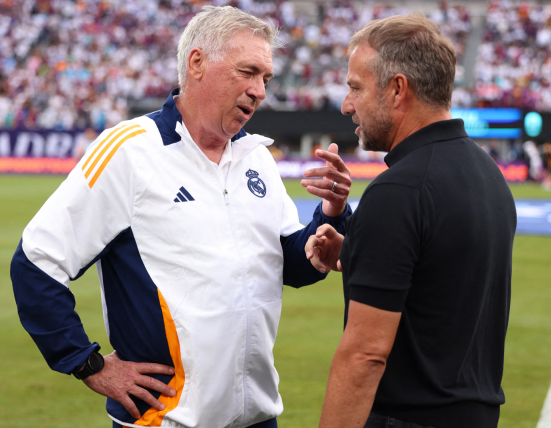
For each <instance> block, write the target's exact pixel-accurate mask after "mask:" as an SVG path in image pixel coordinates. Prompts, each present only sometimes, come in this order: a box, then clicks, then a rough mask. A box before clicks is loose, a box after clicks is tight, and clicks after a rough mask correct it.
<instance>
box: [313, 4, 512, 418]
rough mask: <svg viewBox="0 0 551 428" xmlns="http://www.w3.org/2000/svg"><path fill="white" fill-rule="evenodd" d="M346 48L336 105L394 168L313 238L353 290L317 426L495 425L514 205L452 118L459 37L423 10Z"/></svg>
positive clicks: (327, 264) (495, 171)
mask: <svg viewBox="0 0 551 428" xmlns="http://www.w3.org/2000/svg"><path fill="white" fill-rule="evenodd" d="M349 52H351V57H350V63H349V72H348V76H347V83H348V85H349V87H350V90H349V92H348V95H347V97H346V99H345V100H344V102H343V105H342V112H343V113H344V114H351V115H352V120H353V121H354V122H355V123H357V124H358V125H359V126H358V128H357V130H356V134H358V136H359V137H360V145H361V147H362V148H364V149H365V150H378V151H387V152H389V153H388V155H387V156H386V158H385V162H386V163H387V165H388V167H389V169H388V170H387V171H385V172H384V173H382V174H381V175H379V177H377V178H376V179H375V180H374V181H373V182H372V183H371V184H370V185H369V187H368V188H367V189H366V191H365V192H364V194H363V196H362V198H361V200H360V203H359V205H358V208H357V210H356V212H355V213H354V215H352V216H351V217H350V218H349V219H348V222H347V233H346V238H344V237H343V236H342V235H340V234H338V233H337V232H336V231H335V230H334V229H333V228H331V226H327V225H324V226H321V227H320V228H319V229H318V232H317V234H316V235H315V236H312V237H311V238H310V240H309V242H308V244H307V245H306V248H305V250H306V254H307V257H308V258H310V259H311V260H312V263H313V264H314V266H315V267H316V268H318V269H319V270H320V271H322V272H327V271H329V270H330V269H333V270H342V272H343V282H344V294H345V302H346V312H345V325H346V327H345V331H344V334H343V337H342V339H341V342H340V344H339V346H338V348H337V351H336V353H335V356H334V359H333V363H332V365H331V372H330V376H329V383H328V387H327V393H326V397H325V403H324V406H323V411H322V417H321V423H320V427H322V428H329V427H330V428H337V427H343V428H350V427H363V426H364V424H366V420H367V424H366V425H365V427H369V428H376V427H377V428H378V427H381V428H382V427H390V426H393V427H396V428H406V427H408V428H410V427H411V428H413V427H435V428H492V427H497V424H498V419H499V409H500V405H501V404H503V403H504V401H505V397H504V394H503V390H502V389H501V385H500V384H501V378H502V374H503V355H504V342H505V333H506V330H507V321H508V315H509V302H510V283H511V254H512V247H513V238H514V233H515V228H516V211H515V205H514V201H513V198H512V196H511V192H510V191H509V188H508V186H507V184H506V182H505V180H504V178H503V175H502V174H501V172H500V170H499V168H498V167H497V166H496V164H495V162H494V161H493V160H492V159H491V158H490V157H489V156H488V155H487V154H486V153H485V152H484V151H483V150H482V149H480V148H479V147H478V146H477V145H476V144H475V143H474V142H473V141H472V140H471V139H470V138H469V137H468V136H467V134H466V133H465V130H464V126H463V121H462V120H460V119H455V120H453V119H451V114H450V110H449V109H450V103H451V94H452V89H453V81H454V72H455V52H454V49H453V45H452V44H451V42H450V41H449V40H448V39H447V38H445V37H444V36H443V35H442V34H441V33H440V31H439V29H438V27H437V26H436V24H434V23H432V22H430V21H429V20H427V19H426V18H424V17H419V16H411V15H410V16H395V17H391V18H387V19H383V20H380V21H372V22H371V23H369V24H368V25H367V26H366V27H365V28H364V29H362V30H360V31H359V32H358V33H356V34H355V35H354V37H353V39H352V41H351V42H350V46H349ZM318 172H319V171H318ZM339 254H340V256H339ZM339 259H340V260H339ZM368 417H369V420H368Z"/></svg>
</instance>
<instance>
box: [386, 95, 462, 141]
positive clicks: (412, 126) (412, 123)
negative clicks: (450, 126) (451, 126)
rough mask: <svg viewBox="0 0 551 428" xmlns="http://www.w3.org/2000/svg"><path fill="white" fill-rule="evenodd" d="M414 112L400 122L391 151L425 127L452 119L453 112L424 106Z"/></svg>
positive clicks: (406, 115)
mask: <svg viewBox="0 0 551 428" xmlns="http://www.w3.org/2000/svg"><path fill="white" fill-rule="evenodd" d="M412 111H413V112H414V113H410V114H405V115H404V116H403V117H402V120H400V121H399V122H398V126H397V128H396V132H395V134H394V137H393V139H392V144H391V146H390V150H392V149H393V148H394V147H396V146H397V145H398V144H400V143H401V142H402V141H404V140H405V139H406V138H407V137H409V136H410V135H412V134H414V133H415V132H417V131H419V130H420V129H422V128H424V127H425V126H428V125H430V124H431V123H435V122H440V121H442V120H449V119H451V118H452V115H451V112H450V110H448V109H433V108H431V107H428V106H424V105H423V106H419V108H414V109H412ZM390 150H389V151H390Z"/></svg>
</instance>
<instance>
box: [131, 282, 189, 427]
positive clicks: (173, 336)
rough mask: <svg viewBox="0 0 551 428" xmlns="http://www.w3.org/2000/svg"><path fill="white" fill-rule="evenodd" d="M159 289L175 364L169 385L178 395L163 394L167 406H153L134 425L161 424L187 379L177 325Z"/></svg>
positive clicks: (168, 340) (177, 400)
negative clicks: (160, 408) (162, 408)
mask: <svg viewBox="0 0 551 428" xmlns="http://www.w3.org/2000/svg"><path fill="white" fill-rule="evenodd" d="M157 291H158V293H159V302H160V303H161V309H162V311H163V320H164V323H165V332H166V340H167V342H168V349H169V351H170V358H172V363H173V364H174V377H173V378H172V380H171V381H170V382H169V383H168V385H169V386H171V387H172V388H174V389H175V390H176V395H175V396H174V397H168V396H166V395H161V396H160V397H159V401H160V402H161V403H163V404H164V405H165V406H166V408H165V409H164V410H161V411H159V410H157V409H155V408H153V407H151V408H150V409H149V410H148V411H147V412H145V413H144V414H143V415H142V417H141V418H140V419H138V420H137V421H136V422H134V425H140V426H154V427H157V426H160V425H161V422H163V418H164V417H165V415H166V414H167V413H168V412H170V411H171V410H174V409H175V408H176V406H177V405H178V402H179V401H180V396H181V395H182V391H183V389H184V383H185V381H186V374H185V372H184V367H183V366H182V357H181V355H180V340H179V339H178V334H177V333H176V325H175V324H174V320H173V319H172V316H171V315H170V310H169V309H168V305H167V304H166V301H165V299H164V297H163V295H162V294H161V291H160V290H158V289H157Z"/></svg>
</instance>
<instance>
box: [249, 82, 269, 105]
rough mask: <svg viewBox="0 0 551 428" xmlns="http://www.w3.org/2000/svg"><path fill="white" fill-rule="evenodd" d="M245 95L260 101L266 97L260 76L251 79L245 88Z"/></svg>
mask: <svg viewBox="0 0 551 428" xmlns="http://www.w3.org/2000/svg"><path fill="white" fill-rule="evenodd" d="M247 95H249V96H250V97H252V98H254V99H255V100H257V99H258V100H259V101H262V100H263V99H264V98H266V87H265V86H264V80H263V79H262V78H256V79H252V80H251V85H250V86H249V88H248V89H247Z"/></svg>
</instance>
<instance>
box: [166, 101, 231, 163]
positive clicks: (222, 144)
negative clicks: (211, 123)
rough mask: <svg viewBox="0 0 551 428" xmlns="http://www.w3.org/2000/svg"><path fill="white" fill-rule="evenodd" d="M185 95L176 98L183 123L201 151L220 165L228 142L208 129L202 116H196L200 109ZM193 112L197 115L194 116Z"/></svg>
mask: <svg viewBox="0 0 551 428" xmlns="http://www.w3.org/2000/svg"><path fill="white" fill-rule="evenodd" d="M185 95H186V94H185V93H184V94H183V95H178V96H176V97H175V98H174V102H175V103H176V108H177V109H178V111H179V112H180V114H181V115H182V122H184V125H185V127H186V128H187V130H188V132H189V135H190V136H191V139H192V140H193V142H194V143H195V144H197V146H198V147H199V149H200V150H201V151H202V152H203V153H204V154H205V156H206V157H207V158H208V159H209V160H210V161H211V162H214V163H215V164H219V163H220V160H221V159H222V155H223V154H224V150H225V149H226V144H228V140H221V139H220V137H218V136H216V135H214V134H213V133H212V132H209V130H208V129H206V128H205V127H204V126H203V124H202V121H201V115H200V114H199V115H198V114H196V113H197V111H199V109H194V108H193V101H192V100H189V99H187V98H186V96H185ZM193 112H194V113H195V114H193Z"/></svg>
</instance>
